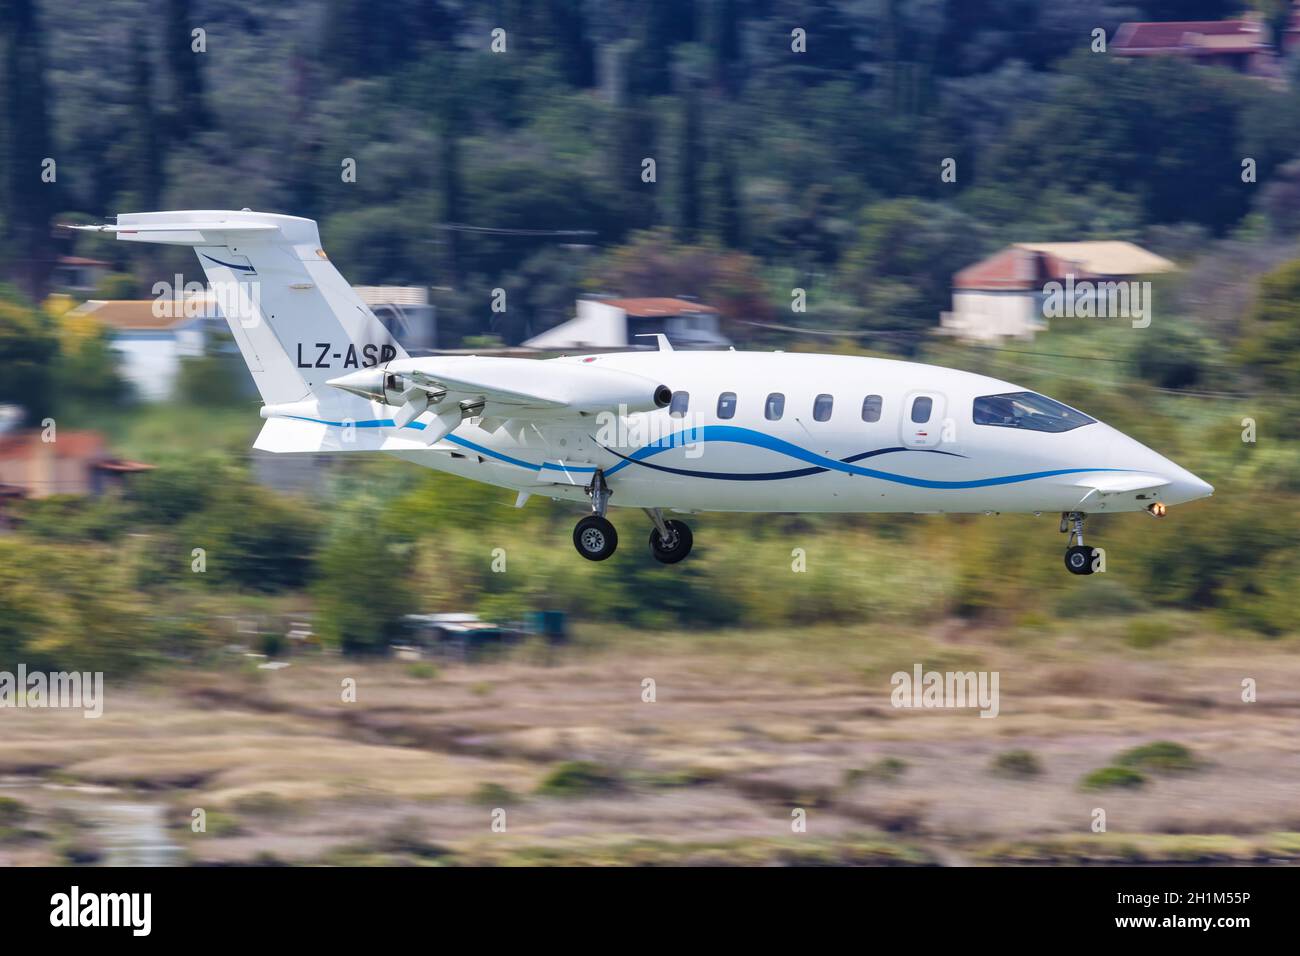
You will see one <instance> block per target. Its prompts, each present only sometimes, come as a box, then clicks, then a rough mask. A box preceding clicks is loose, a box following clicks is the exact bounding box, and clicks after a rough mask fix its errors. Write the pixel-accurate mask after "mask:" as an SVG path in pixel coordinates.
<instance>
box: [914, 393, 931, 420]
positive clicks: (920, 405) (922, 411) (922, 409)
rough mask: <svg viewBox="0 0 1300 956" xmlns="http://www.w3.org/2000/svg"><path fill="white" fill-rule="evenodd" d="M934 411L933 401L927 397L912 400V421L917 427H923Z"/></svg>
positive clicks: (922, 396)
mask: <svg viewBox="0 0 1300 956" xmlns="http://www.w3.org/2000/svg"><path fill="white" fill-rule="evenodd" d="M933 410H934V399H933V398H931V397H930V396H929V395H921V396H919V397H917V398H914V399H912V421H914V422H916V424H918V425H923V424H925V423H926V422H928V421H929V420H930V412H931V411H933Z"/></svg>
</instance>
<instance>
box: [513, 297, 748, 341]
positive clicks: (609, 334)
mask: <svg viewBox="0 0 1300 956" xmlns="http://www.w3.org/2000/svg"><path fill="white" fill-rule="evenodd" d="M660 332H662V333H663V334H665V335H667V336H668V341H669V342H670V343H671V344H672V345H673V347H674V348H712V349H716V348H726V347H727V346H728V345H730V344H731V342H730V341H729V340H728V339H727V338H726V337H725V336H723V334H722V332H721V331H720V329H719V315H718V310H717V309H715V308H713V306H710V305H703V304H702V303H699V302H694V301H692V300H690V299H683V298H662V297H656V298H642V299H605V298H591V299H579V300H578V304H577V314H576V315H575V316H574V318H572V319H570V320H569V321H568V322H563V323H561V324H560V325H557V326H555V328H552V329H547V330H546V331H545V332H543V333H541V334H540V335H535V336H533V337H532V338H531V339H529V340H528V341H526V342H524V343H523V344H524V345H525V346H526V347H528V348H534V349H547V350H554V351H561V350H566V349H623V348H628V347H629V346H634V345H637V344H639V343H638V340H637V337H638V336H642V335H654V334H656V333H660Z"/></svg>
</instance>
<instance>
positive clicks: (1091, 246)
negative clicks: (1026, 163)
mask: <svg viewBox="0 0 1300 956" xmlns="http://www.w3.org/2000/svg"><path fill="white" fill-rule="evenodd" d="M1177 268H1178V267H1177V266H1176V265H1174V263H1172V262H1170V261H1169V260H1168V259H1166V258H1164V257H1163V256H1158V255H1156V254H1155V253H1154V252H1149V251H1147V250H1146V249H1143V248H1142V247H1141V246H1137V245H1134V244H1133V243H1131V242H1118V241H1095V242H1022V243H1017V244H1015V245H1012V246H1007V248H1005V249H1003V250H1002V251H1001V252H997V253H995V254H994V255H992V256H989V257H988V258H987V259H983V260H981V261H979V262H976V263H974V264H973V265H969V266H967V267H966V268H965V269H962V270H961V271H960V272H958V273H956V275H954V276H953V280H952V311H950V312H944V313H942V314H941V315H940V318H939V329H938V331H939V333H940V334H942V335H952V336H956V337H957V338H960V339H964V340H966V341H971V342H982V341H983V342H987V341H995V340H997V339H1002V338H1018V339H1032V338H1033V337H1034V334H1035V333H1037V332H1041V331H1043V330H1045V329H1046V328H1047V324H1048V318H1049V316H1048V313H1049V312H1050V311H1051V310H1050V309H1047V308H1046V306H1047V304H1048V302H1049V300H1050V299H1051V297H1052V296H1053V294H1054V293H1056V294H1057V295H1058V296H1059V295H1060V294H1061V293H1062V292H1064V291H1065V290H1066V289H1067V288H1068V290H1069V292H1070V294H1071V295H1072V296H1074V297H1075V299H1074V301H1073V302H1072V303H1071V306H1070V313H1071V314H1075V313H1079V314H1083V313H1085V312H1088V313H1091V314H1093V315H1098V314H1100V312H1099V311H1098V309H1097V308H1095V306H1098V305H1099V303H1098V301H1097V300H1096V297H1097V296H1098V295H1099V294H1101V295H1105V294H1106V293H1107V286H1106V285H1105V284H1106V283H1119V282H1123V283H1128V282H1136V281H1141V280H1145V279H1147V278H1149V277H1150V276H1153V275H1159V274H1162V273H1166V272H1173V271H1176V270H1177ZM1089 296H1091V297H1093V298H1092V299H1089V298H1088V297H1089ZM1085 300H1087V301H1085ZM1085 306H1088V308H1085Z"/></svg>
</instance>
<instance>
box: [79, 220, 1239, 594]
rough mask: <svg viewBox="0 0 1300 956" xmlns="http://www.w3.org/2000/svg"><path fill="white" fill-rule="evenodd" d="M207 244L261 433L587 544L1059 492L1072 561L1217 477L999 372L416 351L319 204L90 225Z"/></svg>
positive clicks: (274, 443) (805, 359) (979, 505)
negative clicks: (393, 472)
mask: <svg viewBox="0 0 1300 956" xmlns="http://www.w3.org/2000/svg"><path fill="white" fill-rule="evenodd" d="M74 228H81V229H89V230H96V231H101V232H111V233H116V235H117V237H118V238H119V239H124V240H129V241H136V242H161V243H170V244H173V245H185V246H193V247H194V250H195V252H196V253H197V254H198V257H199V262H200V263H201V264H202V266H203V269H204V271H205V272H206V273H207V277H208V281H209V282H210V284H211V286H212V290H213V292H214V293H215V295H216V298H217V301H218V302H219V303H220V304H221V306H222V310H223V312H224V314H225V317H226V319H227V321H228V323H229V325H230V331H231V334H232V335H233V336H234V339H235V342H236V343H237V344H238V346H239V350H240V352H241V353H242V354H243V357H244V360H245V361H246V362H247V363H248V367H249V370H250V371H251V372H252V375H253V379H254V381H255V382H256V384H257V388H258V390H259V391H260V392H261V396H262V400H263V403H264V404H263V407H262V409H261V415H262V417H263V418H264V419H266V424H265V425H264V426H263V428H262V431H261V433H260V434H259V436H258V438H257V441H256V443H255V445H254V447H256V448H260V449H264V450H266V451H272V452H282V453H313V454H315V453H320V452H358V451H373V452H384V453H387V454H389V455H393V456H395V457H397V458H403V459H406V460H407V461H411V462H414V463H416V464H419V465H424V466H425V467H428V468H436V469H439V470H441V471H447V472H450V473H452V474H455V475H461V476H463V477H465V478H470V479H473V480H475V481H481V482H484V483H486V484H490V485H499V486H501V487H504V488H510V489H512V490H514V491H516V492H518V497H517V499H516V506H522V505H523V503H524V502H525V501H526V500H527V499H528V497H529V495H531V494H543V495H547V496H549V497H551V498H555V499H565V500H573V501H578V502H583V503H588V504H589V506H590V509H591V513H590V514H589V515H587V516H586V517H584V518H582V519H581V520H580V521H579V522H578V523H577V527H576V528H575V529H574V532H573V542H574V545H575V546H576V547H577V549H578V553H579V554H581V555H582V556H583V557H584V558H588V559H590V560H593V561H601V560H604V559H605V558H607V557H609V556H610V555H611V554H613V552H614V549H615V547H616V546H617V544H618V535H617V533H616V531H615V529H614V525H613V524H612V523H611V522H610V521H609V519H608V518H607V517H606V512H607V509H608V507H609V506H610V505H611V504H616V505H620V506H625V507H636V508H641V509H643V510H644V511H645V512H646V513H647V515H648V516H649V517H650V520H651V522H652V524H653V528H652V530H651V532H650V549H651V552H652V553H653V555H654V557H655V558H657V559H658V560H659V561H662V562H664V563H666V564H671V563H674V562H677V561H680V560H681V559H682V558H684V557H686V555H687V554H688V553H689V552H690V550H691V542H692V536H691V531H690V528H689V527H688V526H687V525H686V523H685V522H683V521H681V520H678V519H666V518H664V516H663V512H664V511H665V510H669V511H674V512H679V513H682V512H685V513H693V512H697V511H773V512H813V511H820V512H911V513H914V514H947V513H972V512H1004V511H1007V512H1032V513H1041V512H1044V511H1059V512H1061V531H1062V532H1063V533H1068V534H1069V538H1068V544H1067V549H1066V556H1065V565H1066V567H1067V568H1068V569H1069V570H1070V571H1071V572H1073V573H1075V574H1091V573H1093V571H1094V570H1096V568H1097V566H1098V553H1097V551H1096V550H1095V549H1093V548H1091V547H1087V546H1085V545H1084V541H1083V526H1084V517H1085V514H1087V513H1101V512H1105V513H1111V512H1119V511H1147V512H1149V513H1150V514H1152V515H1154V516H1157V517H1160V516H1163V515H1164V513H1165V509H1166V507H1167V506H1168V505H1173V504H1182V503H1183V502H1187V501H1194V500H1196V499H1198V498H1204V497H1206V496H1208V495H1210V494H1211V493H1212V492H1213V491H1214V489H1213V488H1212V487H1211V486H1210V485H1208V484H1206V483H1205V482H1204V481H1202V480H1201V479H1200V478H1197V477H1196V476H1195V475H1193V474H1192V473H1191V472H1189V471H1187V470H1185V469H1183V468H1181V467H1179V466H1178V465H1176V464H1174V463H1173V462H1172V461H1170V460H1169V459H1167V458H1164V457H1162V456H1161V455H1159V454H1157V453H1156V452H1154V451H1152V450H1151V449H1149V448H1147V447H1145V446H1144V445H1142V444H1140V443H1138V442H1137V441H1134V440H1133V439H1132V438H1129V437H1128V436H1127V435H1124V434H1122V433H1121V432H1119V431H1117V430H1115V429H1114V428H1111V427H1110V426H1108V425H1105V424H1103V423H1102V422H1099V421H1096V420H1095V419H1092V418H1089V417H1088V416H1087V415H1085V414H1084V413H1083V412H1081V411H1078V410H1077V409H1074V408H1070V407H1068V406H1066V405H1063V404H1061V403H1060V402H1057V401H1054V400H1052V399H1050V398H1048V397H1046V396H1045V395H1039V394H1036V393H1034V392H1032V391H1029V390H1028V389H1025V388H1021V387H1020V386H1018V385H1013V384H1012V383H1010V382H1004V381H1000V380H998V379H995V378H989V377H987V376H984V375H975V374H972V373H970V372H960V371H956V370H953V369H947V368H939V367H937V366H933V365H920V364H916V363H912V362H899V361H890V360H885V359H874V358H858V357H849V356H838V355H811V354H786V353H782V352H764V353H758V352H737V351H734V350H730V351H713V352H679V351H674V350H673V349H672V347H671V345H670V344H669V343H668V340H667V338H666V337H664V336H662V335H660V336H658V345H659V347H658V350H656V351H650V350H645V351H635V352H621V353H611V354H599V355H586V356H564V357H560V358H554V359H549V360H538V359H530V358H500V357H488V356H433V357H425V358H410V357H408V356H407V354H406V352H405V351H404V350H403V349H402V347H401V345H400V344H398V343H397V342H396V341H394V340H393V338H392V336H391V335H390V334H389V333H388V331H387V330H386V329H385V328H384V326H383V325H382V324H381V323H380V322H379V320H378V319H376V318H375V316H374V315H373V314H372V313H371V312H370V310H369V309H368V308H367V307H366V306H365V305H364V304H363V303H362V302H361V300H360V299H359V298H358V297H357V295H356V294H355V293H354V292H353V290H352V288H351V287H350V286H349V285H348V283H347V282H346V281H345V280H344V279H343V277H342V276H341V275H340V274H339V272H338V271H337V270H336V269H335V268H334V266H333V265H332V264H331V263H330V262H329V260H328V259H327V257H326V255H325V252H324V251H323V250H322V249H321V245H320V238H319V236H318V233H317V230H316V223H314V222H313V221H311V220H309V219H300V218H296V217H292V216H281V215H273V214H269V213H258V212H250V211H247V210H244V211H242V212H223V211H191V212H151V213H132V214H125V215H120V216H118V217H117V223H116V225H105V226H81V227H74Z"/></svg>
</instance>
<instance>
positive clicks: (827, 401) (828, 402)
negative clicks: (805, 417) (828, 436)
mask: <svg viewBox="0 0 1300 956" xmlns="http://www.w3.org/2000/svg"><path fill="white" fill-rule="evenodd" d="M834 404H835V399H834V398H832V397H831V396H830V395H818V396H817V399H816V400H815V401H814V402H813V418H814V419H815V420H816V421H819V422H826V421H830V418H831V407H832V406H833V405H834Z"/></svg>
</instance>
